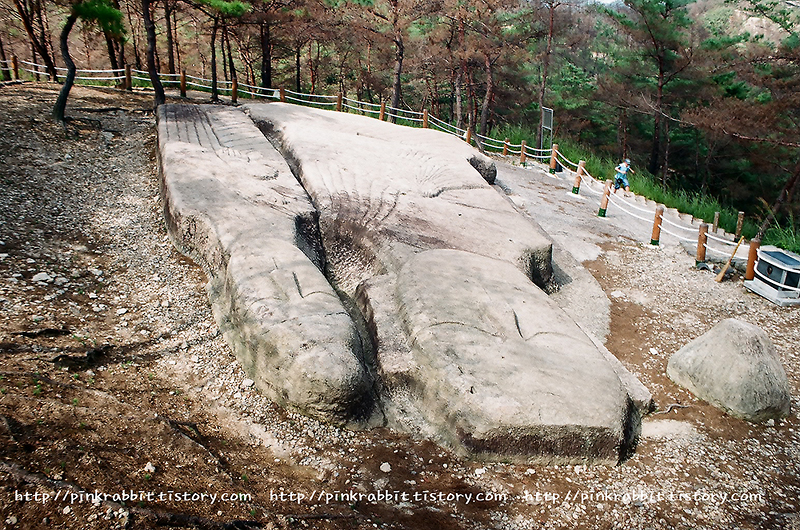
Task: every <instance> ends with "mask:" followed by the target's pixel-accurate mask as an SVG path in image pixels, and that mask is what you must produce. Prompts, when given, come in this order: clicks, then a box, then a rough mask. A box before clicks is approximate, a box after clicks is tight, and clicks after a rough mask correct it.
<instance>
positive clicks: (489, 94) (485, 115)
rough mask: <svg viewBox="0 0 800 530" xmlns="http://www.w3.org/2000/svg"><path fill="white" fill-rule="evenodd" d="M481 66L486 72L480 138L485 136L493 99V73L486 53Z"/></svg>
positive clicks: (490, 60) (489, 58)
mask: <svg viewBox="0 0 800 530" xmlns="http://www.w3.org/2000/svg"><path fill="white" fill-rule="evenodd" d="M483 66H484V68H485V70H486V94H484V96H483V104H482V105H481V126H480V131H479V132H480V134H481V136H486V133H487V131H486V124H487V123H488V121H489V112H490V111H489V109H490V107H491V104H492V99H493V98H494V71H493V69H492V59H491V57H489V54H488V53H484V54H483ZM479 145H480V144H479Z"/></svg>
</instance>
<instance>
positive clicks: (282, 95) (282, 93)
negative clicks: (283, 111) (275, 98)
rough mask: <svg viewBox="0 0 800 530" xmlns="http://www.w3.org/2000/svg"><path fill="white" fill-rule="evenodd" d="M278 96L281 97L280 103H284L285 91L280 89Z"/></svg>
mask: <svg viewBox="0 0 800 530" xmlns="http://www.w3.org/2000/svg"><path fill="white" fill-rule="evenodd" d="M280 96H281V103H286V89H285V88H283V87H281V89H280Z"/></svg>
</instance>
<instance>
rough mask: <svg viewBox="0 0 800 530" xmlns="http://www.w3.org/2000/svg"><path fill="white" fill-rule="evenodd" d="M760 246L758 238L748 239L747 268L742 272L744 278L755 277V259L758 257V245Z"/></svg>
mask: <svg viewBox="0 0 800 530" xmlns="http://www.w3.org/2000/svg"><path fill="white" fill-rule="evenodd" d="M760 246H761V240H760V239H753V240H751V241H750V252H749V253H748V254H747V270H746V271H745V273H744V279H745V280H752V279H753V278H755V277H756V259H757V258H758V247H760Z"/></svg>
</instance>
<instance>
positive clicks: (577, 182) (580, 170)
mask: <svg viewBox="0 0 800 530" xmlns="http://www.w3.org/2000/svg"><path fill="white" fill-rule="evenodd" d="M585 167H586V161H585V160H579V161H578V174H577V175H575V182H574V183H573V184H572V193H574V194H575V195H577V194H578V193H579V192H580V191H581V178H582V177H583V172H584V171H585Z"/></svg>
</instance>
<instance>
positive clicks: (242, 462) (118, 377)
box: [0, 84, 800, 529]
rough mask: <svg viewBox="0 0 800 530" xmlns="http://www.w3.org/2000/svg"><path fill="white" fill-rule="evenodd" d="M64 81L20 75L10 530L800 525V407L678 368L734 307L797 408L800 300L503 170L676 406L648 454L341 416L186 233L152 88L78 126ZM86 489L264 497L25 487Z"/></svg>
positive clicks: (4, 435) (13, 206)
mask: <svg viewBox="0 0 800 530" xmlns="http://www.w3.org/2000/svg"><path fill="white" fill-rule="evenodd" d="M55 96H56V87H54V86H53V85H46V84H38V85H37V84H24V85H14V86H6V87H3V88H0V108H3V109H4V112H5V113H6V118H4V120H2V121H1V122H0V152H2V153H3V165H2V179H3V185H2V186H0V204H2V205H3V206H2V208H0V353H1V355H0V363H2V366H0V378H2V379H0V439H1V440H2V442H0V455H2V460H0V477H2V487H3V489H2V490H0V526H2V527H3V528H40V527H42V528H44V527H47V528H76V527H81V528H127V527H130V528H148V527H154V526H156V525H157V524H164V525H166V526H167V527H191V526H193V525H194V526H199V525H200V522H202V523H203V524H205V525H206V527H209V528H213V527H214V525H218V526H217V527H220V525H222V524H225V523H231V522H233V521H251V523H250V524H252V527H261V528H296V527H313V528H375V527H381V528H409V529H416V528H419V529H430V528H433V527H438V528H442V529H450V528H453V529H455V528H480V529H518V528H519V529H525V528H531V529H533V528H537V529H538V528H620V529H622V528H625V529H627V528H653V529H661V528H663V529H668V528H681V529H684V528H685V529H690V528H708V529H712V528H713V529H717V528H719V529H722V528H748V529H749V528H753V529H755V528H768V529H772V528H775V529H778V528H800V518H798V515H797V513H798V511H800V505H799V504H798V501H797V497H798V493H800V475H798V473H799V472H800V469H798V463H800V454H799V451H798V447H800V426H799V425H798V421H797V417H796V412H793V414H792V416H791V417H790V418H788V419H787V420H786V421H783V422H780V423H779V424H771V425H752V424H748V423H746V422H743V421H740V420H736V419H734V418H731V417H729V416H727V415H725V414H722V413H720V412H719V411H717V410H716V409H714V408H713V407H710V406H709V405H707V404H705V403H702V402H699V401H697V400H695V399H694V398H693V397H692V396H691V395H689V394H688V393H686V392H685V391H683V390H681V389H679V388H678V387H676V386H675V385H673V384H672V383H671V382H670V381H669V379H667V378H666V376H665V375H664V369H665V367H666V362H667V360H668V359H669V356H670V355H671V354H672V353H673V352H675V351H676V350H677V349H679V348H680V347H681V346H683V345H684V344H685V343H686V342H688V341H689V340H691V339H693V338H694V337H696V336H698V335H700V334H702V333H703V332H705V331H706V330H708V329H709V328H710V327H711V326H713V325H714V324H715V323H717V322H719V321H720V320H722V319H723V318H727V317H731V316H734V317H737V318H741V319H743V320H746V321H748V322H752V323H754V324H757V325H759V326H761V327H762V328H763V329H764V330H765V331H766V332H767V334H768V335H769V336H770V338H771V339H772V340H773V342H774V343H775V345H776V347H777V349H778V352H779V353H780V355H781V357H782V359H783V363H784V367H785V369H786V371H787V374H788V376H789V379H790V382H791V389H792V393H793V396H794V400H793V411H797V410H798V405H800V402H798V396H800V359H798V355H800V352H799V351H798V344H800V310H797V309H786V308H779V307H777V306H774V305H772V304H771V303H769V302H768V301H766V300H764V299H762V298H760V297H758V296H755V295H752V294H749V293H747V292H746V291H745V290H744V289H743V288H742V285H741V281H740V280H739V279H736V280H734V281H728V282H724V283H716V282H714V278H713V274H711V273H710V272H707V271H698V270H696V269H695V268H694V258H693V257H691V256H689V255H688V254H687V253H686V252H685V251H684V250H683V249H682V248H681V247H680V246H678V245H676V244H672V243H670V242H669V241H665V242H664V244H663V245H662V246H660V247H652V246H650V245H649V244H647V242H648V241H649V229H646V230H645V233H644V234H641V230H640V229H638V228H637V227H636V226H634V225H632V224H631V223H628V222H627V221H624V220H623V219H622V218H621V217H620V218H617V217H614V216H610V217H609V218H608V219H606V220H598V218H597V217H596V212H595V211H594V207H593V206H591V205H589V206H587V204H588V203H589V201H588V200H582V199H576V198H573V197H567V196H566V195H567V193H568V191H569V188H571V183H568V182H564V181H557V180H554V179H552V177H549V176H547V175H546V174H545V173H544V172H542V171H539V170H531V169H522V168H514V167H511V166H504V167H503V168H501V171H500V174H499V178H500V180H501V181H502V182H503V184H504V185H505V186H506V188H507V189H509V190H510V191H511V192H512V198H513V199H514V202H515V203H518V205H520V206H522V207H524V208H525V209H526V210H527V211H528V212H529V213H530V214H531V215H532V216H533V217H534V219H536V220H537V222H539V223H540V224H541V225H542V226H543V227H544V228H545V229H546V230H548V231H549V233H550V234H551V236H552V237H553V238H554V239H555V240H556V241H557V242H558V243H559V244H561V245H562V246H563V247H564V248H566V249H568V250H569V251H570V252H571V253H572V254H573V255H574V256H575V257H576V258H577V259H578V260H579V261H583V262H584V264H585V265H586V266H587V268H588V269H589V270H590V271H591V272H592V274H594V276H595V277H596V279H597V280H598V281H599V282H600V284H601V285H602V287H603V288H604V289H605V291H606V293H607V294H608V296H609V298H610V300H611V306H610V315H611V328H610V333H609V335H608V337H607V341H606V345H607V346H608V347H609V349H610V350H611V351H612V352H614V353H615V354H616V355H617V356H618V357H619V358H620V360H621V361H622V362H623V363H624V364H625V365H626V367H627V368H628V369H629V370H631V371H632V372H634V373H635V374H637V375H638V376H639V377H640V379H641V380H642V382H644V383H645V385H646V386H647V387H648V388H649V389H650V390H651V392H652V393H653V396H654V398H655V401H656V403H657V405H658V406H659V411H658V412H657V413H656V414H652V415H650V416H649V417H647V418H645V419H644V421H643V435H642V440H641V442H640V444H639V447H638V448H637V451H636V453H635V454H634V455H633V457H632V458H631V459H630V460H628V461H627V462H625V463H624V464H622V465H620V466H615V467H604V466H595V467H586V466H569V467H563V466H562V467H557V466H551V467H546V466H527V465H520V464H511V463H503V462H498V463H484V462H476V461H469V460H463V459H459V458H457V457H456V456H454V455H453V454H452V453H450V452H449V451H447V450H446V449H443V448H440V447H438V446H436V445H435V444H432V443H431V442H428V441H425V440H414V439H411V438H409V437H407V436H401V435H397V434H395V433H391V432H387V431H386V430H383V429H377V430H372V431H366V432H356V431H349V430H343V429H339V428H336V427H332V426H329V425H324V424H320V423H319V422H315V421H312V420H309V419H308V418H305V417H303V416H299V415H297V414H294V413H292V412H287V411H283V410H280V409H279V408H278V407H276V406H274V405H273V404H271V403H270V402H269V401H268V400H266V399H265V398H264V397H262V396H260V395H259V394H257V393H256V392H255V391H254V390H253V387H252V382H251V381H249V380H248V379H247V377H246V375H245V374H244V373H243V371H242V370H241V367H240V366H239V365H238V363H237V362H236V360H235V358H234V357H233V355H232V354H231V353H230V350H229V349H228V348H227V346H226V345H225V343H224V341H223V340H222V338H221V336H220V335H219V332H218V330H217V326H216V324H215V323H214V321H213V318H212V317H211V312H210V309H209V307H208V302H207V298H206V294H205V291H204V286H205V281H206V279H205V277H204V276H203V274H202V271H201V270H200V269H199V268H198V267H197V266H195V265H194V264H193V263H191V262H189V261H188V260H186V259H185V258H183V257H182V256H180V255H179V254H178V253H177V252H176V251H175V250H174V249H173V247H172V246H171V244H170V243H169V241H168V239H167V237H166V231H165V228H164V224H163V218H162V214H161V203H160V199H159V191H158V182H157V177H156V174H155V167H156V166H155V160H154V150H153V147H154V140H155V137H154V118H153V115H152V112H151V109H150V98H149V97H147V96H146V95H138V94H133V95H129V94H125V93H121V92H117V91H113V90H100V89H86V88H80V87H77V88H76V89H75V90H74V93H73V95H72V96H71V100H70V106H69V107H68V115H71V116H73V117H74V118H76V119H75V120H73V121H72V122H70V123H69V124H68V125H67V126H66V128H63V127H61V126H60V125H57V124H54V123H53V122H52V121H50V120H49V119H48V117H47V116H48V112H49V109H50V106H51V105H52V102H53V101H54V100H55ZM672 404H678V405H680V406H679V407H670V405H672ZM69 488H75V489H74V490H70V491H78V490H80V489H84V490H86V491H100V492H105V493H109V494H114V493H118V492H120V491H123V490H135V491H151V492H155V493H159V492H160V493H165V492H167V491H174V492H176V491H190V492H193V493H206V494H209V495H210V494H215V493H216V494H221V493H223V492H237V493H240V494H246V495H249V497H247V498H246V499H245V500H243V501H240V502H227V503H221V502H218V503H216V504H211V503H210V502H209V501H208V500H206V499H200V500H198V499H192V500H186V501H181V500H176V499H175V498H171V499H155V500H153V499H144V500H142V501H141V502H127V503H125V504H124V505H123V504H122V503H115V502H114V499H113V498H112V499H102V500H100V501H98V502H96V503H95V502H91V501H89V502H86V501H75V502H73V503H69V502H65V500H64V499H63V498H62V499H60V500H55V499H53V498H52V497H51V498H50V499H49V500H48V501H47V502H42V500H41V498H40V501H39V502H37V501H35V500H25V499H20V498H19V495H21V494H24V493H29V494H34V493H40V494H44V493H54V492H56V491H61V490H64V491H67V490H69ZM379 493H380V495H382V496H383V498H379ZM387 493H388V495H387ZM312 495H313V498H312ZM387 496H388V497H389V498H388V499H387V498H386V497H387ZM301 497H302V498H301ZM165 514H167V515H165ZM168 515H169V516H170V517H171V518H168ZM178 515H179V516H180V517H178ZM159 517H161V519H159ZM192 518H194V519H192ZM159 521H160V522H159ZM192 521H194V523H192ZM3 525H4V526H3Z"/></svg>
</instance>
